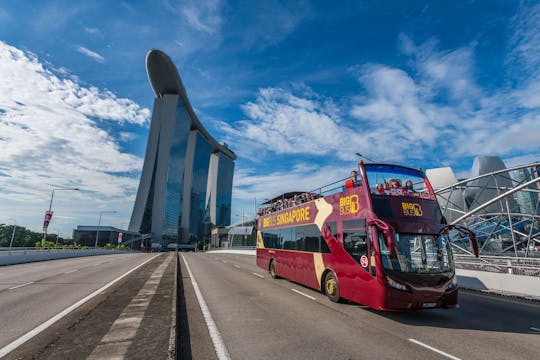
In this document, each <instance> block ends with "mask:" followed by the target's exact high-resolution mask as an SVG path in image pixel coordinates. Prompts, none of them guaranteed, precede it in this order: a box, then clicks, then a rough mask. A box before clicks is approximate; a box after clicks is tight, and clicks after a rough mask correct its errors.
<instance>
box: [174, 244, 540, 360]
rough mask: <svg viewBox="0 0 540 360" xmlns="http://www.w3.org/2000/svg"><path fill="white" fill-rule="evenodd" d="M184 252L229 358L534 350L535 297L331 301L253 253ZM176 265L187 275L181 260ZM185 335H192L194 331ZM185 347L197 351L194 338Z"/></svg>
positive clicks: (537, 329) (526, 355)
mask: <svg viewBox="0 0 540 360" xmlns="http://www.w3.org/2000/svg"><path fill="white" fill-rule="evenodd" d="M182 255H183V256H184V258H183V259H185V260H186V261H187V263H188V266H189V267H190V269H191V272H192V275H193V277H194V279H195V280H196V282H197V284H198V287H199V288H200V292H201V294H202V297H203V298H204V299H205V301H206V303H207V305H208V309H209V311H210V314H211V316H212V318H213V320H214V322H215V324H216V327H217V329H218V330H219V332H220V333H221V337H222V340H223V343H224V345H225V347H226V349H227V351H228V353H229V354H230V357H231V358H232V359H278V358H281V359H396V358H402V359H419V358H421V359H444V358H450V359H535V358H538V356H539V351H540V348H539V344H540V306H539V305H538V304H535V303H523V302H520V301H513V300H507V299H500V298H496V297H491V296H485V295H479V294H473V293H466V292H461V293H460V299H459V304H460V306H459V308H458V309H453V310H442V309H435V310H426V311H420V312H411V313H392V312H380V311H374V310H370V309H368V308H365V307H363V306H360V305H357V304H350V303H345V304H335V303H332V302H330V301H328V300H327V299H326V297H325V296H324V295H322V294H321V293H319V292H317V291H314V290H311V289H308V288H305V287H303V286H301V285H298V284H295V283H292V282H289V281H287V280H284V279H280V280H274V279H272V278H270V276H269V275H268V274H267V273H266V272H265V271H264V270H263V269H260V268H258V267H257V266H256V265H255V257H254V256H246V255H234V254H219V253H188V254H182ZM182 272H183V276H184V277H187V274H186V269H185V262H184V260H182ZM184 280H185V279H184ZM184 287H185V289H184V294H185V296H186V299H187V301H189V298H190V296H191V295H190V294H191V293H192V292H193V287H192V286H191V285H190V284H189V282H186V281H184ZM190 312H193V309H191V310H190ZM179 315H180V317H181V316H182V314H179ZM187 315H188V316H187V317H190V316H192V315H190V314H187ZM200 318H201V319H202V317H200ZM190 326H191V323H190ZM207 334H208V332H207V333H206V336H208V335H207ZM187 336H188V337H191V342H192V344H193V343H195V342H196V341H195V339H194V334H187ZM198 336H201V335H198ZM191 355H192V356H193V358H202V357H203V356H201V357H198V356H197V353H196V351H194V350H193V345H192V350H191ZM214 356H215V355H214ZM204 357H205V358H209V357H208V355H205V356H204Z"/></svg>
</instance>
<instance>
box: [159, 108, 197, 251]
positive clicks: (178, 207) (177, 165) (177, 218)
mask: <svg viewBox="0 0 540 360" xmlns="http://www.w3.org/2000/svg"><path fill="white" fill-rule="evenodd" d="M190 126H191V119H190V118H189V115H188V112H187V110H186V108H185V106H184V103H183V102H182V101H178V105H177V107H176V112H175V116H174V130H173V136H172V141H171V148H170V152H169V163H168V166H167V185H166V191H165V202H164V209H163V227H162V234H161V247H162V248H166V247H167V245H168V244H170V243H177V242H182V239H178V237H179V236H181V235H179V234H182V232H181V231H179V228H180V224H181V218H182V189H183V187H184V164H185V160H186V159H185V158H186V149H187V143H188V137H189V129H190Z"/></svg>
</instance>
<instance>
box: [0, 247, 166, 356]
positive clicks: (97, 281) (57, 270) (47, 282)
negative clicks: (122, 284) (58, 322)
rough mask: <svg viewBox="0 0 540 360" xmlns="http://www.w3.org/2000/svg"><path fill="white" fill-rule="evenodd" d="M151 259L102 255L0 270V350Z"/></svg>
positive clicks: (143, 254)
mask: <svg viewBox="0 0 540 360" xmlns="http://www.w3.org/2000/svg"><path fill="white" fill-rule="evenodd" d="M154 255H155V254H145V253H133V254H131V253H130V254H118V255H103V256H91V257H84V258H72V259H64V260H54V261H44V262H37V263H29V264H20V265H11V266H4V267H0V349H1V348H3V347H4V346H6V345H7V344H9V343H11V342H12V341H14V340H15V339H18V338H19V337H20V336H22V335H23V334H25V333H27V332H28V331H31V330H33V329H34V328H36V327H37V326H39V325H40V324H42V323H43V322H45V321H47V320H49V319H50V318H52V317H53V316H55V315H56V314H58V313H60V312H61V311H63V310H64V309H66V308H68V307H69V306H71V305H73V304H75V303H76V302H77V301H79V300H81V299H83V298H84V297H86V296H87V295H89V294H91V293H92V292H94V291H96V290H97V289H100V288H101V287H102V286H104V285H105V284H107V283H108V282H110V281H111V280H113V279H115V278H117V277H119V276H121V275H122V274H124V273H126V272H127V271H129V270H130V269H132V268H134V267H135V266H137V265H138V264H141V263H143V262H144V261H146V260H148V259H150V258H151V257H152V256H154ZM103 296H105V295H103Z"/></svg>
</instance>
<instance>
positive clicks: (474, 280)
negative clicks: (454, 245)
mask: <svg viewBox="0 0 540 360" xmlns="http://www.w3.org/2000/svg"><path fill="white" fill-rule="evenodd" d="M456 275H457V277H458V285H459V287H460V288H464V289H472V290H479V291H489V292H497V293H502V294H506V295H516V296H521V297H527V298H534V299H537V300H540V277H536V276H524V275H514V274H505V273H494V272H487V271H476V270H463V269H456Z"/></svg>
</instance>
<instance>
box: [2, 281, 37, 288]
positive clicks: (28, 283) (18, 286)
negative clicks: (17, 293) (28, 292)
mask: <svg viewBox="0 0 540 360" xmlns="http://www.w3.org/2000/svg"><path fill="white" fill-rule="evenodd" d="M33 283H34V282H33V281H30V282H27V283H26V284H22V285H17V286H14V287H10V288H9V289H8V290H13V289H18V288H20V287H23V286H26V285H30V284H33Z"/></svg>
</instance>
